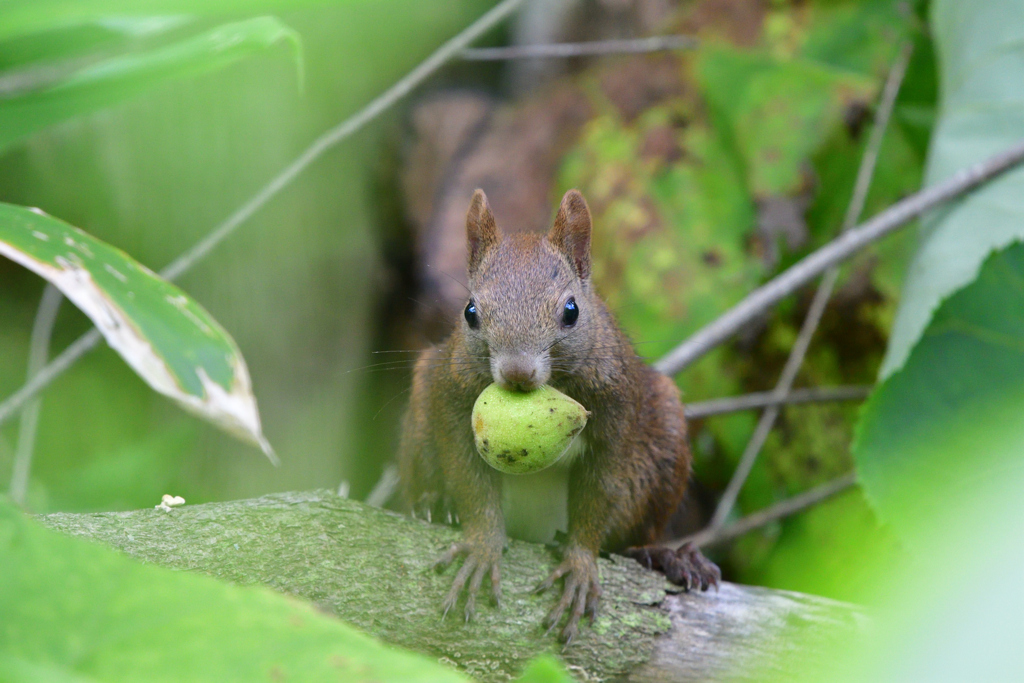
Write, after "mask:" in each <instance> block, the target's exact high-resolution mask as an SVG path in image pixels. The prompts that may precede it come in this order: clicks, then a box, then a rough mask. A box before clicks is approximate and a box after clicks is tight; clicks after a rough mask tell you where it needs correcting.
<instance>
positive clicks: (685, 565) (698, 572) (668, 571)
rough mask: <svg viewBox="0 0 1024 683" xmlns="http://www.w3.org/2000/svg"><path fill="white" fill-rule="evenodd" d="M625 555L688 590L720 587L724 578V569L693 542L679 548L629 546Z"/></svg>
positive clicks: (716, 588)
mask: <svg viewBox="0 0 1024 683" xmlns="http://www.w3.org/2000/svg"><path fill="white" fill-rule="evenodd" d="M623 554H624V555H626V556H627V557H632V558H633V559H634V560H636V561H637V562H639V563H640V564H641V565H643V566H645V567H647V568H648V569H652V570H654V571H659V572H662V573H663V574H665V578H666V579H668V580H669V581H671V582H672V583H674V584H676V585H677V586H682V587H683V588H685V589H686V590H688V591H690V590H702V591H706V590H707V589H708V588H710V587H711V586H714V587H715V590H718V584H719V582H720V581H721V580H722V572H721V570H719V569H718V567H717V566H716V565H715V563H714V562H712V561H711V560H709V559H708V558H706V557H704V555H703V554H702V553H701V552H700V550H699V549H698V548H697V546H695V545H694V544H693V543H686V544H684V545H682V546H680V547H679V549H678V550H672V549H671V548H666V547H664V546H650V545H648V546H641V547H635V548H628V549H626V551H625V552H624V553H623Z"/></svg>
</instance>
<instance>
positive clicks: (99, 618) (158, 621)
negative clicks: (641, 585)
mask: <svg viewBox="0 0 1024 683" xmlns="http://www.w3.org/2000/svg"><path fill="white" fill-rule="evenodd" d="M153 514H162V513H158V512H154V513H153ZM0 614H2V615H3V621H2V627H0V680H2V681H14V682H19V683H20V682H21V681H25V682H28V681H32V682H36V681H55V682H61V683H65V682H68V683H70V682H74V683H84V682H86V681H104V682H105V683H116V682H117V681H152V682H154V683H157V682H160V681H167V682H168V683H171V682H175V683H176V682H179V681H190V682H194V683H203V682H205V681H211V682H217V683H219V682H221V681H277V680H282V681H285V680H286V681H371V680H372V681H380V682H382V683H383V682H386V681H395V682H405V681H409V682H417V681H423V682H428V681H429V682H435V681H436V682H438V683H444V682H446V681H453V682H454V681H465V680H466V679H465V678H463V677H462V676H461V675H460V674H458V673H457V672H455V671H453V670H451V669H448V668H445V667H443V666H441V665H439V664H437V663H436V662H435V661H433V660H431V659H429V658H427V657H424V656H421V655H417V654H414V653H410V652H405V651H402V650H398V649H396V648H392V647H389V646H387V645H384V644H383V643H380V642H379V641H377V640H375V639H373V638H371V637H370V636H368V635H365V634H363V633H361V632H359V631H358V630H356V629H354V628H352V627H351V626H349V625H347V624H344V623H342V622H340V621H338V620H336V619H333V618H331V617H328V616H325V615H324V614H323V613H321V612H319V611H318V610H316V609H315V608H314V607H313V606H312V605H309V604H306V603H304V602H301V601H299V600H296V599H294V598H291V597H287V596H283V595H279V594H277V593H274V592H273V591H270V590H268V589H266V588H263V587H256V586H248V587H242V586H236V585H231V584H226V583H221V582H219V581H217V580H215V579H212V578H210V577H207V576H201V575H197V574H189V573H187V572H178V571H171V570H168V569H164V568H160V567H156V566H153V565H144V564H141V563H139V562H137V561H135V560H132V559H130V558H128V557H126V556H125V555H123V554H121V553H117V552H114V551H112V550H110V549H108V548H105V547H102V546H100V545H97V544H93V543H89V542H86V541H82V540H79V539H73V538H67V537H64V536H62V535H60V534H58V533H56V532H53V531H49V530H45V529H43V528H42V527H40V526H39V525H38V524H37V523H36V522H34V521H31V520H29V519H28V518H27V517H25V516H24V515H22V514H20V513H19V512H18V511H17V510H16V509H15V508H14V507H13V506H12V505H11V504H10V503H9V502H7V501H5V500H4V499H3V498H0ZM541 680H544V679H541ZM547 680H551V679H547Z"/></svg>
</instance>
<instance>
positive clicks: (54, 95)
mask: <svg viewBox="0 0 1024 683" xmlns="http://www.w3.org/2000/svg"><path fill="white" fill-rule="evenodd" d="M282 40H284V41H286V42H287V43H288V44H289V45H290V46H291V47H292V50H293V52H294V55H295V59H296V63H297V65H298V67H299V80H300V83H301V80H302V71H301V69H302V61H301V48H300V44H299V39H298V35H297V34H296V33H295V32H294V31H293V30H292V29H290V28H289V27H287V26H286V25H284V24H283V23H281V21H279V20H278V19H276V18H274V17H257V18H255V19H249V20H246V21H240V22H236V23H231V24H224V25H222V26H218V27H217V28H214V29H212V30H209V31H205V32H203V33H200V34H199V35H196V36H191V37H189V38H186V39H184V40H181V41H179V42H177V43H174V44H172V45H168V46H165V47H159V48H154V49H150V50H145V51H142V52H139V53H133V54H125V55H119V56H116V57H112V58H110V59H106V60H103V61H101V62H98V63H95V64H91V65H89V66H86V67H85V68H82V69H80V70H78V71H75V72H74V73H71V74H69V75H66V76H64V77H61V78H59V80H56V81H55V82H48V83H47V84H46V85H45V86H43V87H41V88H38V89H32V90H29V91H28V92H24V93H23V94H20V95H15V96H13V97H10V98H8V99H4V100H2V103H3V104H2V106H0V149H3V148H4V147H7V146H9V145H10V144H12V143H13V142H16V141H18V140H21V139H23V138H25V137H26V136H28V135H30V134H32V133H34V132H36V131H37V130H40V129H43V128H46V127H48V126H51V125H53V124H55V123H59V122H61V121H64V120H67V119H69V118H72V117H75V116H80V115H82V114H87V113H89V112H93V111H97V110H99V109H102V108H104V107H109V106H110V105H112V104H115V103H117V102H120V101H122V100H124V99H127V98H129V97H132V96H133V95H136V94H138V93H139V92H141V91H143V90H145V89H146V88H150V87H153V86H155V85H157V84H159V83H163V82H166V81H169V80H175V79H182V78H190V77H193V76H197V75H199V74H202V73H206V72H208V71H212V70H214V69H219V68H222V67H224V66H226V65H228V64H231V63H233V62H237V61H239V60H240V59H243V58H244V57H247V56H249V55H251V54H253V53H255V52H258V51H260V50H265V49H267V48H269V47H271V46H273V45H275V44H276V43H278V42H280V41H282ZM8 77H9V75H8Z"/></svg>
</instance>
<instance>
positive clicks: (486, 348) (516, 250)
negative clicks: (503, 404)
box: [398, 189, 721, 644]
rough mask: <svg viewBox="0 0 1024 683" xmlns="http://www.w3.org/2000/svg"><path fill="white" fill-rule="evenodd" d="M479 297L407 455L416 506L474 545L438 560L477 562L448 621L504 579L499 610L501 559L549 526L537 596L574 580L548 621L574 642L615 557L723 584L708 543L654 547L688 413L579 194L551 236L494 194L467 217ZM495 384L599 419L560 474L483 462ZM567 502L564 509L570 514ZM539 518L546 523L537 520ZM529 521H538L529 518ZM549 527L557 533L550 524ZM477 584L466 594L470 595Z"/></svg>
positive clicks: (475, 202) (428, 380)
mask: <svg viewBox="0 0 1024 683" xmlns="http://www.w3.org/2000/svg"><path fill="white" fill-rule="evenodd" d="M466 233H467V246H468V269H467V274H468V290H469V297H468V301H467V303H466V306H465V308H464V310H463V315H462V319H461V321H460V322H459V324H457V325H456V327H455V329H454V331H453V332H452V333H451V335H450V336H449V337H448V339H447V340H446V341H445V342H444V343H443V344H442V345H440V346H436V347H433V348H430V349H427V350H426V351H424V352H422V354H421V355H420V357H419V359H418V360H417V362H416V365H415V368H414V372H413V380H412V391H411V398H410V403H409V407H408V410H407V412H406V414H405V417H404V420H403V425H402V435H401V440H400V446H399V461H398V462H399V479H400V485H401V490H402V495H403V498H404V501H405V504H406V505H407V507H408V508H409V509H410V510H411V512H412V513H413V514H414V515H416V514H423V515H424V516H426V517H427V518H428V519H430V518H431V517H437V518H441V517H442V516H444V515H447V516H448V517H449V519H450V518H451V515H452V513H454V514H455V515H456V516H457V518H458V519H459V520H460V522H461V526H462V530H463V540H462V542H461V543H456V544H454V545H452V546H451V547H450V548H449V549H448V550H447V552H445V553H444V554H443V555H442V556H441V557H440V559H438V561H437V563H436V566H437V567H438V568H439V569H443V568H445V567H447V566H448V565H450V564H451V563H452V562H453V561H454V560H455V558H457V557H460V556H461V557H464V558H465V559H464V561H463V564H462V566H461V568H460V569H459V571H458V572H457V573H456V575H455V578H454V581H453V582H452V586H451V590H450V591H449V592H448V594H447V596H446V597H445V599H444V602H443V605H442V608H443V614H444V615H447V614H448V612H449V610H451V609H452V607H454V606H455V605H456V604H457V602H458V600H459V598H460V596H461V594H462V593H463V592H464V591H465V592H466V604H465V618H466V620H467V621H469V620H471V619H472V618H473V615H474V613H475V608H476V595H477V593H478V591H479V590H480V588H481V586H482V584H483V581H484V579H485V578H488V577H489V579H490V585H491V591H492V594H493V597H494V601H495V604H497V605H499V606H500V601H501V581H500V576H501V569H500V565H501V556H502V551H503V549H504V547H505V545H506V538H507V536H508V535H511V536H513V537H520V538H524V539H525V540H535V541H536V540H548V541H550V540H553V539H552V538H551V536H550V532H551V531H552V530H550V529H548V530H545V531H542V532H541V534H540V535H547V536H548V537H547V538H539V537H538V534H537V533H535V530H534V529H531V523H532V524H534V525H536V524H538V523H543V522H544V521H545V520H547V521H548V522H550V521H551V520H555V523H556V524H557V525H559V526H561V527H562V528H561V529H560V530H561V531H564V532H565V533H566V537H565V543H564V547H563V553H562V562H561V564H559V565H558V567H557V568H556V569H555V570H554V571H553V572H552V573H551V575H550V576H549V577H548V578H547V579H546V580H545V581H544V582H542V583H541V585H540V586H538V591H541V592H542V591H544V590H547V589H550V588H551V587H552V586H553V585H554V583H555V581H557V580H558V579H560V578H563V577H564V583H563V588H562V595H561V598H560V599H559V601H558V603H557V604H556V605H555V607H554V608H553V609H552V610H551V611H550V613H549V614H548V616H547V618H546V619H545V624H546V625H547V627H548V631H549V632H550V631H551V630H552V629H554V628H555V627H556V626H557V625H558V624H560V623H561V622H562V619H563V617H565V615H566V613H567V612H568V617H567V618H566V623H565V626H564V628H563V629H562V632H561V636H562V639H563V640H564V641H565V642H566V644H568V643H569V642H571V641H572V640H573V638H575V637H576V635H577V633H578V628H579V622H580V619H581V618H582V617H583V616H587V617H589V618H590V620H591V621H593V619H594V617H595V615H596V612H597V607H598V601H599V599H600V596H601V585H600V582H599V577H598V568H597V556H598V553H599V552H600V551H602V550H604V551H608V552H615V553H619V554H623V555H626V556H629V557H633V558H635V559H637V560H638V561H639V562H641V563H642V564H644V565H645V566H647V567H648V568H651V569H656V570H660V571H663V572H664V573H665V575H666V577H667V578H668V579H669V580H670V581H673V582H674V583H677V584H679V585H681V586H683V587H684V588H686V589H687V590H689V589H700V590H707V589H708V588H709V587H710V586H715V587H717V586H718V582H719V580H720V577H721V573H720V572H719V570H718V567H716V566H715V565H714V564H713V563H711V562H710V561H709V560H707V559H706V558H704V557H703V555H701V553H700V551H699V550H697V549H696V548H695V547H694V546H692V545H690V544H687V545H684V546H683V547H682V548H680V549H679V550H678V551H673V550H671V549H669V548H665V547H660V546H657V545H655V544H656V543H657V542H658V541H659V540H660V538H661V534H662V532H663V530H664V528H665V526H666V523H667V522H668V520H669V517H670V516H671V515H672V513H673V511H675V509H676V507H677V506H678V504H679V502H680V500H681V498H682V496H683V494H684V492H685V490H686V484H687V480H688V478H689V475H690V464H691V458H690V451H689V447H688V444H687V435H686V419H685V417H684V414H683V406H682V403H681V401H680V396H679V390H678V388H677V387H676V385H675V383H674V382H673V381H672V380H671V379H669V378H668V377H666V376H665V375H663V374H661V373H659V372H658V371H656V370H655V369H654V368H652V367H650V366H649V365H647V364H646V363H644V362H643V360H641V359H640V358H639V357H638V356H637V355H636V353H635V351H634V350H633V346H632V344H631V343H630V341H629V339H628V338H627V337H626V335H625V334H624V333H623V332H622V331H621V330H620V329H619V327H618V325H617V323H616V322H615V320H614V318H613V317H612V314H611V312H610V311H609V310H608V308H607V307H606V305H605V304H604V302H603V301H602V300H601V299H600V298H599V297H598V295H597V293H596V292H595V291H594V287H593V285H592V283H591V278H590V275H591V262H590V236H591V218H590V211H589V209H588V207H587V204H586V201H585V200H584V199H583V196H582V195H581V194H580V193H579V192H578V191H576V190H570V191H569V192H567V193H566V194H565V196H564V198H563V199H562V202H561V205H560V207H559V209H558V212H557V215H556V217H555V220H554V225H553V227H552V228H551V230H550V231H549V232H548V233H547V234H546V235H542V234H540V233H530V232H525V233H510V234H505V235H503V234H502V233H501V232H500V231H499V229H498V227H497V224H496V222H495V219H494V215H493V213H492V211H491V208H490V206H489V204H488V202H487V197H486V195H485V194H484V192H483V191H482V190H479V189H478V190H476V192H475V193H474V194H473V198H472V202H471V204H470V207H469V212H468V214H467V218H466ZM492 382H496V383H498V384H499V385H500V386H502V387H503V388H505V389H511V390H519V391H530V390H532V389H535V388H537V387H539V386H541V385H543V384H550V385H551V386H553V387H554V388H556V389H558V390H559V391H561V392H563V393H565V394H567V395H568V396H571V397H572V398H574V399H575V400H577V401H579V402H580V403H581V404H582V405H583V406H584V407H586V408H587V410H589V411H590V413H591V416H590V420H589V422H588V424H587V427H586V428H585V429H584V431H583V432H582V433H581V435H580V437H579V438H577V439H576V444H579V443H580V442H581V441H582V442H583V443H582V445H581V446H580V447H578V448H575V449H572V452H570V453H568V454H567V455H565V456H563V457H562V458H561V460H560V461H559V462H558V463H556V465H554V466H552V467H550V468H549V469H548V470H545V471H543V472H538V473H535V474H527V475H513V474H503V473H500V472H498V471H497V470H495V469H492V468H491V466H490V465H488V464H487V463H486V462H485V461H484V460H483V459H482V458H481V457H480V456H479V455H478V454H477V452H476V449H475V446H474V442H473V432H472V427H471V424H470V414H471V412H472V408H473V404H474V402H475V400H476V398H477V396H478V395H479V394H480V392H481V391H483V389H484V388H486V387H487V386H488V385H489V384H491V383H492ZM557 508H560V509H557ZM531 517H532V520H531ZM523 519H526V524H525V525H524V524H523V523H522V520H523ZM549 525H550V524H549ZM467 584H468V590H466V589H467Z"/></svg>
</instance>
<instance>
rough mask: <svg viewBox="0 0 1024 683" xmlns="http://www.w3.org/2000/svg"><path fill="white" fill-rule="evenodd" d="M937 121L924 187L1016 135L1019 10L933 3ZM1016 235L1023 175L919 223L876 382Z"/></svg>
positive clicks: (997, 3) (1023, 220) (1023, 222)
mask: <svg viewBox="0 0 1024 683" xmlns="http://www.w3.org/2000/svg"><path fill="white" fill-rule="evenodd" d="M932 29H933V35H934V36H935V41H936V45H937V51H938V57H939V63H940V67H941V68H940V72H941V103H940V117H939V122H938V125H937V126H936V129H935V133H934V135H933V137H932V146H931V153H930V154H929V159H928V169H927V174H926V179H925V183H926V184H927V185H934V184H935V183H937V182H939V181H941V180H944V179H946V178H948V177H949V176H951V175H952V174H953V173H955V172H956V171H958V170H959V169H961V168H964V167H966V166H969V165H970V164H973V163H976V162H978V161H982V160H983V159H985V158H986V157H988V156H990V155H992V154H995V153H997V152H999V151H1001V150H1003V149H1005V148H1006V147H1008V146H1009V145H1010V144H1012V143H1014V142H1017V141H1018V140H1020V139H1021V138H1022V137H1024V101H1022V100H1021V98H1020V84H1021V82H1024V4H1022V3H1020V2H1018V1H1017V0H989V1H987V2H969V3H968V2H960V1H959V0H936V2H934V3H933V5H932ZM1022 237H1024V169H1017V170H1015V171H1012V172H1010V173H1007V174H1005V175H1003V176H1001V177H1000V178H999V179H997V180H995V181H993V182H991V183H990V184H988V185H986V186H985V187H983V188H981V189H979V190H976V191H975V192H973V193H972V194H971V195H969V196H968V197H967V198H966V199H964V200H962V201H960V202H958V203H957V204H955V205H952V206H951V207H949V208H947V209H945V210H942V211H939V212H936V213H935V214H933V215H932V216H930V217H929V219H928V220H927V221H925V226H924V231H923V239H922V242H921V246H920V249H919V251H918V253H917V255H916V256H915V258H914V261H913V263H912V265H911V267H910V270H909V273H908V275H907V280H906V284H905V287H904V291H903V298H902V301H901V304H900V310H899V313H898V314H897V317H896V322H895V325H894V328H893V333H892V338H891V340H890V344H889V350H888V353H887V355H886V359H885V362H884V364H883V366H882V376H883V377H886V376H889V375H890V374H892V373H893V372H895V371H896V370H898V369H899V368H900V367H901V366H902V365H903V363H904V362H905V361H906V359H907V357H908V355H909V354H910V352H911V349H913V348H914V344H916V343H917V341H918V339H920V337H921V334H922V333H923V332H924V330H925V327H926V326H927V325H928V321H929V319H930V318H931V314H932V312H933V311H934V310H935V308H936V306H938V304H939V302H940V301H942V299H944V298H945V297H946V296H948V295H949V294H951V293H952V292H954V291H956V290H958V289H960V288H961V287H963V286H964V285H966V284H967V283H969V282H971V281H972V280H974V278H975V276H976V275H977V273H978V270H979V268H981V264H982V262H983V261H984V260H985V258H986V257H987V256H988V255H989V253H991V252H992V250H994V249H999V248H1001V247H1005V246H1006V245H1007V244H1009V243H1011V242H1013V241H1014V240H1017V239H1020V238H1022Z"/></svg>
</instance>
